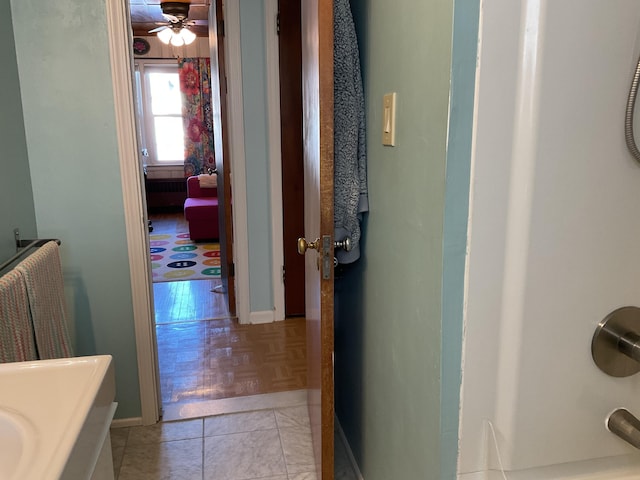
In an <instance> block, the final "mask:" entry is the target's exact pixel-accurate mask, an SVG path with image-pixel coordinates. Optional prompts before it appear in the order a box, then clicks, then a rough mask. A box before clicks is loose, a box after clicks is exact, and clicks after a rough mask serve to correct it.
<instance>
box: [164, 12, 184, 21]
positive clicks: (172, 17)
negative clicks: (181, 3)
mask: <svg viewBox="0 0 640 480" xmlns="http://www.w3.org/2000/svg"><path fill="white" fill-rule="evenodd" d="M162 16H163V17H164V18H166V19H167V21H169V22H171V23H176V22H179V21H180V19H179V18H178V17H176V16H175V15H170V14H168V13H163V14H162Z"/></svg>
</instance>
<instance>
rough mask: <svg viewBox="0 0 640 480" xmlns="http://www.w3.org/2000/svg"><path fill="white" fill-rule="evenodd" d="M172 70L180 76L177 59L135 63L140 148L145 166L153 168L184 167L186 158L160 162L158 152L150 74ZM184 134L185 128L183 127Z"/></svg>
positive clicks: (177, 115)
mask: <svg viewBox="0 0 640 480" xmlns="http://www.w3.org/2000/svg"><path fill="white" fill-rule="evenodd" d="M163 70H172V71H175V73H176V74H178V61H177V60H175V59H154V60H149V59H136V60H135V62H134V73H135V75H134V77H135V85H134V88H135V98H136V113H137V115H138V119H139V122H138V135H139V137H140V148H141V150H142V157H143V164H144V165H145V166H153V167H175V166H181V167H183V166H184V158H182V159H180V160H177V159H176V160H175V161H166V160H164V161H160V160H158V154H157V151H156V142H155V138H156V137H155V125H154V118H155V116H154V115H153V110H152V106H151V93H150V91H151V89H150V85H149V78H148V74H149V73H153V72H162V71H163ZM159 116H174V117H180V118H181V119H182V118H183V115H182V112H180V114H169V115H159ZM183 134H184V127H183Z"/></svg>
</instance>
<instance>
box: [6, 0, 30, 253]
mask: <svg viewBox="0 0 640 480" xmlns="http://www.w3.org/2000/svg"><path fill="white" fill-rule="evenodd" d="M0 7H1V8H0V10H2V12H4V14H3V16H4V28H2V29H1V30H0V52H1V54H0V58H2V68H0V105H2V108H0V165H1V167H0V172H1V173H0V263H2V262H4V261H5V260H6V259H8V258H9V257H10V256H11V255H13V254H14V253H15V252H16V247H15V240H14V236H13V229H14V228H19V229H20V234H21V236H22V238H35V237H36V236H37V234H36V213H35V210H34V206H33V194H32V192H31V178H30V177H29V158H28V155H27V143H26V139H25V134H24V121H23V117H22V103H21V102H20V83H19V80H18V65H17V63H16V52H15V43H14V41H13V28H12V24H11V10H10V8H9V0H0Z"/></svg>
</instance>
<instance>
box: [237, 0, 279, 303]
mask: <svg viewBox="0 0 640 480" xmlns="http://www.w3.org/2000/svg"><path fill="white" fill-rule="evenodd" d="M264 15H265V13H264V0H240V42H241V49H242V90H243V100H244V139H245V140H244V141H245V158H246V175H247V223H248V226H247V229H248V234H249V288H250V291H251V311H252V312H261V311H268V310H273V308H274V303H273V287H272V283H271V256H272V253H271V207H270V202H269V199H270V187H269V139H268V135H269V132H268V116H267V91H266V84H267V76H266V57H265V55H266V54H265V25H264V24H265V20H264Z"/></svg>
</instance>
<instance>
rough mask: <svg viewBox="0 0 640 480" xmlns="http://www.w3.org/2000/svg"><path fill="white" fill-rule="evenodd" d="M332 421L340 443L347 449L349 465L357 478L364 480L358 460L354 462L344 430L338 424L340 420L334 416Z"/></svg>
mask: <svg viewBox="0 0 640 480" xmlns="http://www.w3.org/2000/svg"><path fill="white" fill-rule="evenodd" d="M334 421H335V423H336V430H337V431H338V435H340V438H341V439H342V443H343V444H344V448H345V449H346V451H347V457H349V462H351V466H352V467H353V471H354V473H355V474H356V479H357V480H364V477H363V476H362V473H361V472H360V467H359V466H358V462H356V457H354V456H353V452H352V451H351V445H349V442H348V441H347V437H346V436H345V434H344V430H342V425H340V420H338V417H337V416H336V417H334Z"/></svg>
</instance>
